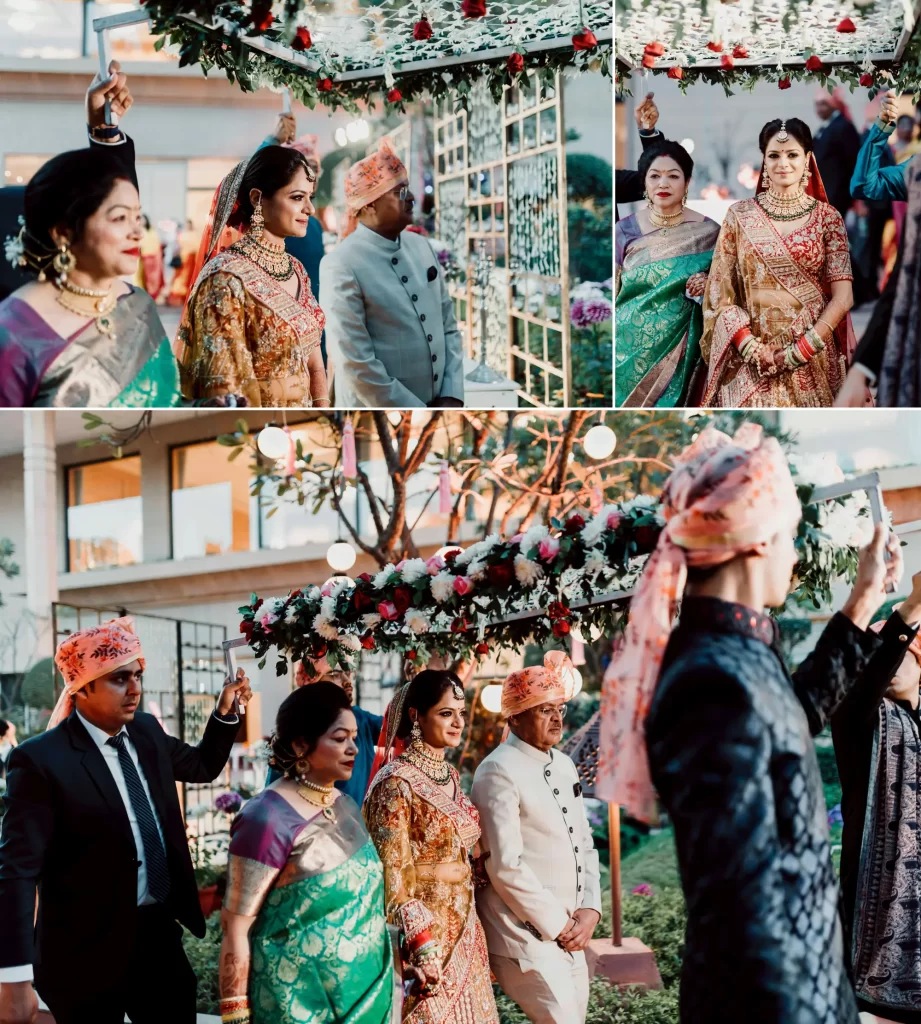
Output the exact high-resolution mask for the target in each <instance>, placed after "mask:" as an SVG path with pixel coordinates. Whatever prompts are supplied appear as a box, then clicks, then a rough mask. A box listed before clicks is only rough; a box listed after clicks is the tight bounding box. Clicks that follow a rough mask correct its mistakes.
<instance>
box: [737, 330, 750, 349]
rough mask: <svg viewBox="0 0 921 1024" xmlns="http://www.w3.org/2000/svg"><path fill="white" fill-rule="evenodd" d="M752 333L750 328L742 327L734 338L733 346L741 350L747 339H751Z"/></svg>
mask: <svg viewBox="0 0 921 1024" xmlns="http://www.w3.org/2000/svg"><path fill="white" fill-rule="evenodd" d="M751 333H752V330H751V328H750V327H740V328H739V329H738V330H737V331H736V332H735V334H733V336H732V344H733V345H734V346H735V347H736V348H741V347H742V342H743V341H745V339H746V338H748V337H750V336H751Z"/></svg>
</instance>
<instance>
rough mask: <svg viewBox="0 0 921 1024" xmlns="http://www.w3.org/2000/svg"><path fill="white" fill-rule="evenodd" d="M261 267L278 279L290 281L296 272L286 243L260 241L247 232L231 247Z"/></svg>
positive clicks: (270, 275)
mask: <svg viewBox="0 0 921 1024" xmlns="http://www.w3.org/2000/svg"><path fill="white" fill-rule="evenodd" d="M230 248H231V249H234V250H236V252H238V253H240V255H241V256H245V257H246V258H247V259H248V260H251V261H252V262H253V263H255V264H256V266H257V267H261V269H262V270H264V271H265V272H266V273H267V274H268V275H269V277H274V278H275V280H276V281H288V280H289V279H290V278H291V277H292V276H293V274H294V262H293V261H292V259H291V257H290V256H289V255H288V253H287V252H285V247H284V245H281V246H278V245H271V244H269V243H268V242H260V241H259V240H258V239H256V238H254V237H253V236H252V234H250V233H249V232H247V233H246V234H245V235H244V236H243V237H242V238H241V239H240V240H239V241H237V242H234V243H233V245H232V246H231V247H230Z"/></svg>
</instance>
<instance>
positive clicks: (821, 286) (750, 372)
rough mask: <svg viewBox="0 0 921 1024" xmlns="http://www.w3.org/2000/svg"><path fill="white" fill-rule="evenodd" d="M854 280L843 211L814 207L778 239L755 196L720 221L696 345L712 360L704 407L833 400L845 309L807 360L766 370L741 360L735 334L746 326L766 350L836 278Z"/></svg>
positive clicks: (847, 328) (781, 341)
mask: <svg viewBox="0 0 921 1024" xmlns="http://www.w3.org/2000/svg"><path fill="white" fill-rule="evenodd" d="M852 279H853V275H852V273H851V260H850V254H849V251H848V245H847V234H846V232H845V230H844V221H843V220H842V218H841V214H839V213H838V211H837V210H835V209H834V207H832V206H830V205H829V204H828V203H823V202H819V203H817V204H816V206H815V209H814V210H813V212H812V214H811V216H810V218H809V220H808V221H807V222H806V223H805V224H804V225H803V226H802V227H799V228H797V229H796V230H795V231H793V232H792V233H791V234H790V235H788V236H786V237H782V236H781V235H780V234H779V232H778V231H777V228H776V227H775V226H774V223H773V221H772V220H771V219H770V218H769V217H768V216H767V214H766V213H765V212H764V211H763V210H762V208H761V206H760V204H759V203H758V202H757V201H756V200H754V199H743V200H742V201H741V202H739V203H735V204H734V205H733V206H731V207H730V208H729V210H728V212H727V214H726V219H725V220H724V221H723V226H722V229H721V230H720V236H719V239H718V241H717V244H716V251H715V252H714V255H713V264H712V267H711V269H710V276H709V278H708V280H707V289H706V292H705V295H704V309H703V318H704V331H703V336H702V337H701V341H700V347H701V353H702V355H703V358H704V360H705V361H706V362H707V364H708V371H707V384H706V388H705V389H704V395H703V400H702V403H701V404H702V405H704V406H714V407H720V408H731V409H735V408H752V407H777V406H781V407H794V406H799V407H803V406H813V407H817V406H830V405H832V404H834V400H835V395H836V394H837V393H838V390H839V389H840V387H841V385H842V383H843V382H844V377H845V375H846V373H847V366H848V362H849V360H850V357H851V355H852V354H853V350H854V348H855V347H856V338H855V336H854V331H853V328H852V327H851V318H850V316H849V315H848V316H846V317H845V318H844V319H843V320H842V321H841V323H840V324H838V327H837V329H836V330H835V333H834V337H833V339H832V340H831V341H830V342H829V343H828V344H827V345H826V347H825V348H824V349H823V350H822V351H821V352H819V353H817V354H816V355H815V356H813V357H812V359H810V360H809V362H808V363H806V364H805V366H799V367H797V368H795V369H793V370H787V369H779V370H772V371H770V372H766V373H762V372H761V371H760V370H759V369H758V367H756V366H755V365H753V364H752V363H745V362H743V361H742V359H741V357H740V356H739V354H738V351H737V350H736V348H735V346H734V345H733V344H732V338H733V336H734V335H735V334H736V332H737V331H739V330H740V329H741V328H743V327H749V328H750V329H751V332H752V334H753V335H754V336H755V337H756V338H758V340H759V341H761V342H762V343H763V344H765V345H766V346H768V347H769V348H770V349H771V350H772V351H777V350H778V349H781V348H783V347H784V346H785V345H787V344H788V343H790V342H793V341H795V340H796V339H797V338H799V337H800V336H801V335H802V334H803V333H804V332H805V331H806V330H808V329H809V328H810V327H812V326H814V325H815V323H816V321H817V320H818V318H819V317H820V316H821V315H822V311H823V310H824V308H825V306H826V305H827V304H828V289H829V286H830V285H831V284H832V283H833V282H835V281H849V280H852Z"/></svg>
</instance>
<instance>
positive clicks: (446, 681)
mask: <svg viewBox="0 0 921 1024" xmlns="http://www.w3.org/2000/svg"><path fill="white" fill-rule="evenodd" d="M455 686H456V687H457V688H458V689H459V690H460V691H461V692H462V693H463V690H464V688H463V686H461V681H460V679H458V678H457V676H456V675H455V674H454V673H453V672H442V671H440V670H438V669H434V668H427V669H423V671H422V672H420V673H419V675H417V676H416V677H415V678H414V679H413V681H412V682H411V683H410V684H409V690H408V692H407V694H406V700H405V701H404V702H403V714H402V715H401V717H400V724H399V726H398V727H397V736H399V738H400V739H401V740H405V739H406V738H407V737H408V736H409V734H410V732H412V728H413V723H412V719H411V718H410V717H409V709H410V708H414V709H415V710H416V711H417V712H418V713H419V714H420V715H424V714H425V713H426V711H431V709H432V708H433V707H435V705H436V704H437V703H438V702H439V701H440V700H441V698H442V697H443V696H444V694H445V692H446V691H447V690H451V689H453V688H454V687H455Z"/></svg>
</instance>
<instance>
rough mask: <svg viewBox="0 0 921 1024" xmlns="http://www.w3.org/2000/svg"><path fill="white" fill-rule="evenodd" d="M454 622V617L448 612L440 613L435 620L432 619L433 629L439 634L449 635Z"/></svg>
mask: <svg viewBox="0 0 921 1024" xmlns="http://www.w3.org/2000/svg"><path fill="white" fill-rule="evenodd" d="M453 621H454V619H453V617H452V616H451V615H449V614H448V613H447V612H438V614H437V615H436V616H435V618H434V619H432V629H433V630H435V632H437V633H449V632H450V631H451V623H452V622H453Z"/></svg>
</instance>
